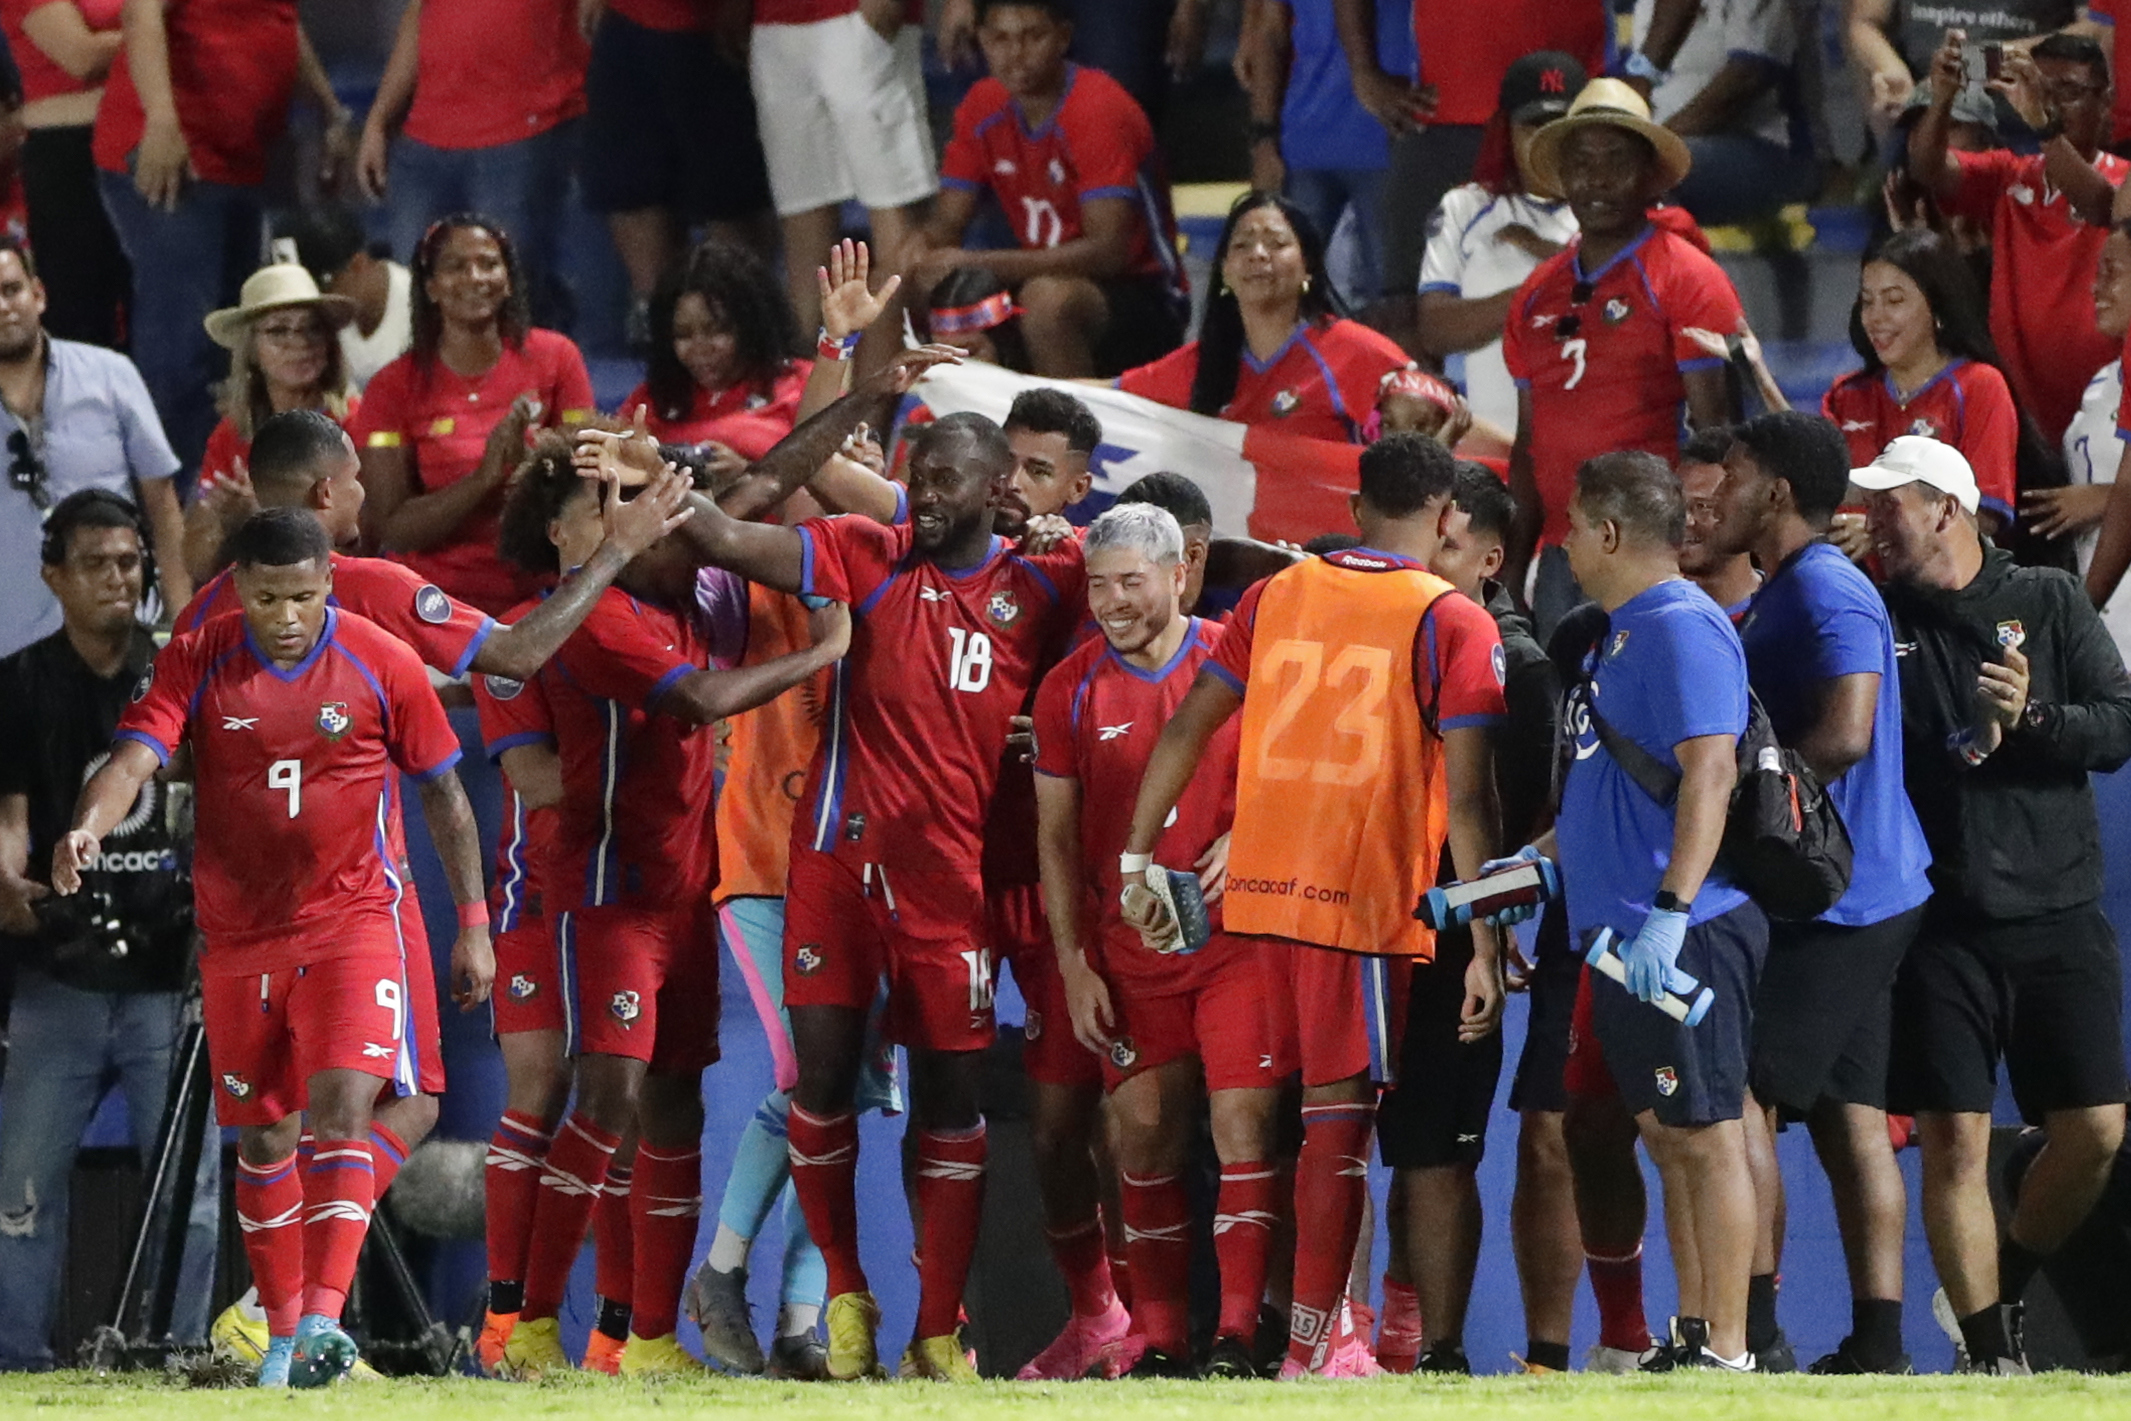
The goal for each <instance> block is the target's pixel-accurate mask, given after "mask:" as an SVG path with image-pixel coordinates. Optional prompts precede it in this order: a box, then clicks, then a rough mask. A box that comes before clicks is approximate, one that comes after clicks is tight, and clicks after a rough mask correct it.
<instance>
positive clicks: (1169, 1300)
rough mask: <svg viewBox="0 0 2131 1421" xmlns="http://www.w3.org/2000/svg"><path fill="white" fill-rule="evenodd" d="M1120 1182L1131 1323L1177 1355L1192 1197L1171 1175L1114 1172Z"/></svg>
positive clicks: (1185, 1301) (1184, 1343) (1181, 1345)
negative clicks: (1131, 1286) (1129, 1266)
mask: <svg viewBox="0 0 2131 1421" xmlns="http://www.w3.org/2000/svg"><path fill="white" fill-rule="evenodd" d="M1118 1182H1119V1183H1120V1184H1121V1185H1122V1186H1123V1190H1122V1193H1123V1196H1124V1199H1123V1202H1124V1210H1125V1252H1126V1255H1127V1256H1128V1257H1130V1258H1131V1260H1132V1277H1133V1280H1134V1281H1135V1282H1136V1283H1137V1284H1138V1285H1139V1286H1138V1288H1137V1289H1136V1290H1135V1291H1134V1294H1133V1298H1132V1325H1133V1330H1134V1331H1136V1332H1140V1333H1144V1334H1145V1335H1146V1338H1147V1345H1148V1346H1150V1347H1158V1348H1160V1349H1161V1350H1162V1351H1164V1352H1167V1353H1169V1354H1170V1355H1171V1356H1172V1357H1181V1356H1183V1355H1184V1354H1185V1351H1186V1349H1187V1347H1188V1345H1189V1341H1190V1330H1191V1295H1190V1293H1191V1200H1190V1198H1189V1197H1188V1196H1187V1195H1186V1194H1185V1193H1184V1186H1183V1184H1182V1183H1180V1182H1179V1181H1178V1179H1177V1177H1176V1176H1175V1175H1173V1174H1164V1175H1158V1176H1141V1175H1136V1174H1128V1173H1126V1172H1125V1171H1123V1170H1119V1171H1118Z"/></svg>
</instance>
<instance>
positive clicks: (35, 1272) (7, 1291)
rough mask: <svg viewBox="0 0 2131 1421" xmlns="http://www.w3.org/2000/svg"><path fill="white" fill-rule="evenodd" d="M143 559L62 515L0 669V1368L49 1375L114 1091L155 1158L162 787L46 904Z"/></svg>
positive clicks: (94, 747) (198, 1328) (128, 627)
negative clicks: (44, 627) (56, 849)
mask: <svg viewBox="0 0 2131 1421" xmlns="http://www.w3.org/2000/svg"><path fill="white" fill-rule="evenodd" d="M142 554H143V535H142V520H141V516H140V514H139V512H138V510H136V509H135V508H134V506H133V505H132V504H131V503H128V502H127V501H126V500H124V499H122V498H120V497H119V496H118V495H116V494H112V493H107V492H105V491H103V490H101V489H88V490H84V491H82V492H80V493H76V494H73V495H71V496H69V497H68V498H66V499H64V500H62V501H61V502H60V504H59V505H58V507H56V508H54V509H53V510H52V516H51V518H50V519H49V520H48V521H47V522H46V524H45V529H44V546H43V575H44V581H45V584H46V586H48V587H50V588H51V590H52V593H53V595H54V596H56V597H57V598H58V599H59V606H60V610H61V614H62V618H63V620H62V624H61V627H60V630H58V631H57V632H54V633H53V634H52V635H50V636H48V637H45V638H44V639H43V640H41V641H38V642H34V643H32V644H31V645H29V646H27V647H25V648H23V649H22V650H21V651H18V652H16V653H15V654H14V655H13V656H10V657H8V658H7V659H6V660H4V661H0V934H5V936H0V961H4V962H5V963H6V964H7V966H9V967H11V968H12V969H13V972H14V978H15V993H14V1001H13V1005H12V1010H11V1011H10V1013H9V1016H8V1023H7V1029H8V1053H7V1068H6V1073H5V1075H4V1076H0V1370H43V1369H47V1368H49V1367H50V1366H51V1365H52V1361H53V1359H52V1349H51V1326H52V1305H53V1303H54V1301H55V1300H56V1298H57V1295H58V1287H57V1284H58V1274H59V1266H60V1257H61V1251H62V1248H63V1246H64V1241H65V1239H66V1237H67V1226H66V1209H67V1178H68V1175H69V1173H70V1172H71V1170H72V1169H73V1165H74V1155H75V1151H76V1149H77V1148H78V1145H79V1142H80V1140H81V1135H82V1131H83V1130H84V1129H85V1128H86V1127H87V1126H88V1124H89V1120H90V1117H91V1116H93V1115H94V1114H95V1113H96V1108H97V1105H98V1104H99V1102H100V1101H101V1100H102V1097H103V1093H104V1087H105V1084H106V1082H107V1081H108V1080H109V1079H111V1078H112V1077H116V1079H117V1081H118V1083H119V1085H120V1087H121V1088H122V1089H123V1090H124V1091H125V1093H126V1110H127V1115H128V1117H129V1118H130V1120H131V1122H132V1130H133V1139H134V1144H135V1146H136V1148H138V1149H139V1150H140V1152H141V1154H142V1155H143V1157H144V1158H145V1157H146V1156H148V1155H149V1154H150V1153H151V1152H152V1149H153V1147H154V1144H155V1141H156V1137H157V1132H158V1127H159V1126H160V1124H161V1122H162V1118H163V1108H164V1101H165V1095H166V1092H167V1088H168V1085H169V1077H170V1071H171V1065H172V1053H173V1048H174V1047H175V1045H176V1042H177V1039H178V1035H179V1030H180V1023H181V1018H182V1015H183V1001H184V997H183V992H182V990H181V989H182V987H183V985H184V979H185V970H186V960H187V955H188V950H189V946H190V942H191V937H192V898H191V885H190V883H189V881H188V880H187V878H186V876H185V874H184V873H183V871H182V869H181V867H180V861H179V843H178V839H177V835H176V834H175V833H174V832H173V828H172V825H173V822H174V816H173V814H172V813H171V806H170V803H169V789H168V787H167V786H165V785H164V784H162V783H161V782H160V781H151V782H150V783H149V784H148V785H147V786H146V788H144V789H143V791H142V793H141V796H140V798H139V800H138V801H137V802H136V803H135V805H134V807H133V811H132V813H131V814H129V815H128V816H127V817H126V819H125V820H124V821H123V822H122V823H121V824H120V825H119V827H118V829H117V831H116V832H114V833H113V834H111V835H110V836H109V837H108V838H107V839H106V840H105V842H104V853H103V855H102V857H101V858H100V859H99V860H98V863H97V865H96V866H95V867H94V868H92V869H91V870H90V871H89V872H88V873H87V874H85V875H84V879H85V883H84V887H85V890H86V891H84V892H83V893H82V894H80V895H78V896H76V897H73V898H67V899H59V898H55V897H53V896H51V892H50V889H49V887H48V886H47V882H46V880H47V877H48V871H49V864H50V861H51V853H52V846H53V844H54V843H55V842H57V840H58V839H59V838H60V836H61V835H63V834H64V833H65V832H66V831H67V828H68V826H69V825H70V824H71V822H72V820H73V814H74V801H75V797H76V796H77V795H78V794H79V793H80V791H81V786H82V782H83V781H84V780H85V779H87V777H88V775H89V774H90V773H91V772H92V771H93V770H94V769H95V767H96V766H98V765H100V764H102V763H103V761H104V759H105V757H106V755H107V753H108V752H109V750H110V746H111V736H112V732H113V731H114V730H115V729H116V727H117V725H118V718H119V712H120V711H122V710H123V709H124V708H125V706H126V703H127V697H128V695H129V694H130V693H131V692H132V690H133V688H134V686H135V685H136V684H137V683H139V682H141V681H142V679H143V673H144V672H146V671H147V669H148V666H149V663H150V662H151V661H152V660H153V659H154V656H155V641H154V639H153V638H152V637H151V636H150V635H149V634H148V632H147V631H146V630H145V629H144V628H142V627H141V626H140V625H139V623H138V621H137V620H136V617H135V613H136V611H137V610H138V608H139V606H140V600H141V591H142V587H141V583H142V562H143V556H142ZM217 1154H218V1152H217V1151H216V1150H214V1149H212V1148H210V1149H208V1150H207V1151H205V1152H204V1153H203V1155H202V1158H201V1168H200V1173H199V1185H198V1191H197V1195H196V1200H195V1205H194V1208H193V1212H192V1217H191V1220H190V1221H189V1234H190V1237H189V1238H188V1241H187V1248H186V1267H185V1271H186V1274H187V1277H186V1278H185V1279H183V1280H181V1286H180V1288H179V1291H178V1294H177V1296H178V1311H177V1314H176V1316H175V1317H174V1318H173V1319H172V1329H171V1331H172V1334H173V1335H174V1336H175V1337H177V1338H178V1339H179V1340H190V1339H196V1338H198V1337H200V1336H201V1335H202V1334H203V1333H204V1331H205V1329H206V1321H207V1318H206V1305H207V1297H208V1291H209V1289H208V1277H209V1271H210V1270H211V1269H212V1268H213V1263H214V1258H213V1254H214V1239H215V1218H216V1197H217V1186H216V1179H217V1173H218V1171H217ZM194 1274H197V1275H198V1277H197V1279H195V1278H194V1277H193V1275H194ZM195 1283H196V1285H194V1286H188V1285H190V1284H195Z"/></svg>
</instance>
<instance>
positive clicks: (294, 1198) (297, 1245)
mask: <svg viewBox="0 0 2131 1421" xmlns="http://www.w3.org/2000/svg"><path fill="white" fill-rule="evenodd" d="M237 1222H238V1224H239V1225H240V1226H242V1228H243V1230H244V1256H245V1257H246V1258H248V1259H250V1260H251V1265H252V1283H253V1284H254V1285H255V1286H256V1287H257V1288H258V1289H259V1306H260V1307H262V1308H264V1309H266V1330H267V1331H268V1332H270V1333H272V1334H273V1335H274V1336H276V1337H294V1336H295V1335H296V1321H297V1318H298V1317H299V1316H300V1315H301V1313H302V1311H303V1179H302V1177H301V1175H300V1174H299V1173H298V1172H297V1168H296V1156H294V1155H290V1156H289V1157H288V1158H287V1159H285V1160H279V1161H276V1162H275V1163H273V1164H252V1163H251V1162H249V1161H248V1160H244V1159H239V1160H238V1161H237Z"/></svg>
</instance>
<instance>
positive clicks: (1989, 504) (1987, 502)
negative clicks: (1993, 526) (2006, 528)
mask: <svg viewBox="0 0 2131 1421" xmlns="http://www.w3.org/2000/svg"><path fill="white" fill-rule="evenodd" d="M1977 501H1978V502H1979V503H1980V504H1981V506H1982V507H1984V508H1987V509H1989V510H1990V511H1991V512H1993V513H1995V514H1997V515H1999V516H2000V517H2002V518H2003V519H2004V520H2005V521H2006V522H2007V523H2010V522H2012V521H2013V506H2012V505H2011V504H2010V503H2007V502H2006V501H2005V500H2004V499H2002V498H1992V497H1990V495H1988V494H1984V495H1983V496H1982V497H1981V498H1979V499H1978V500H1977Z"/></svg>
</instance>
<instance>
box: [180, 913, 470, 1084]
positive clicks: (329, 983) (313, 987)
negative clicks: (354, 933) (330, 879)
mask: <svg viewBox="0 0 2131 1421" xmlns="http://www.w3.org/2000/svg"><path fill="white" fill-rule="evenodd" d="M409 967H415V965H414V964H409V963H405V962H403V960H402V958H401V955H400V949H399V941H398V938H397V937H396V936H395V937H390V938H381V937H377V936H370V935H359V936H358V937H357V938H356V940H354V941H346V940H343V942H342V943H341V944H340V945H339V946H338V947H337V949H336V951H335V952H334V955H333V956H331V957H327V958H323V959H321V960H319V961H316V962H311V963H306V964H305V965H303V966H301V967H289V968H283V969H282V970H280V971H278V972H241V971H238V972H226V971H221V970H210V971H206V972H203V973H202V974H201V982H200V986H201V1004H202V1010H203V1015H204V1018H205V1023H206V1027H207V1056H208V1060H209V1062H210V1063H211V1066H212V1069H213V1071H214V1076H215V1087H216V1094H215V1116H216V1118H217V1119H218V1120H220V1121H221V1123H222V1124H224V1125H271V1124H273V1123H274V1122H276V1121H277V1120H281V1119H283V1118H285V1117H287V1116H289V1115H293V1114H295V1113H296V1112H297V1111H299V1110H302V1109H303V1108H304V1107H305V1106H306V1105H308V1104H309V1102H310V1080H311V1077H312V1076H315V1075H317V1074H318V1073H319V1072H320V1071H361V1072H362V1073H363V1074H365V1075H371V1076H376V1077H377V1078H378V1081H379V1082H380V1086H379V1089H380V1092H382V1091H383V1090H384V1089H385V1088H386V1087H387V1086H389V1087H390V1088H391V1089H392V1090H394V1091H395V1092H396V1093H398V1094H400V1095H413V1094H415V1093H417V1092H418V1091H421V1090H424V1089H427V1088H429V1087H428V1085H427V1081H426V1080H425V1075H427V1074H429V1073H430V1072H434V1073H435V1076H436V1078H437V1079H438V1080H440V1081H441V1078H442V1073H443V1072H442V1067H441V1065H435V1064H432V1063H433V1062H434V1060H435V1056H436V1049H437V1046H436V981H435V978H434V976H433V975H432V974H431V973H430V972H429V970H428V967H429V964H428V963H427V962H426V961H424V962H422V963H420V964H419V966H418V967H415V970H412V971H409V970H407V969H408V968H409ZM425 982H426V983H427V984H428V986H427V989H426V999H427V1001H428V1003H429V1006H428V1017H429V1021H428V1027H427V1034H426V1035H425V1034H424V1031H423V1025H422V1021H421V1013H422V1005H421V1004H422V1001H423V1000H424V996H425V992H424V988H423V986H422V984H423V983H425Z"/></svg>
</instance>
